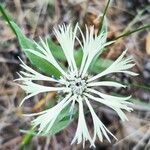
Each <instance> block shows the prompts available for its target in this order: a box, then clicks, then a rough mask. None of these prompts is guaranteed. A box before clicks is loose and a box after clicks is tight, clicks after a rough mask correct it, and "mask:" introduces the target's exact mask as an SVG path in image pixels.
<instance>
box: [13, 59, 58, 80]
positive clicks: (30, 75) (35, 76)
mask: <svg viewBox="0 0 150 150" xmlns="http://www.w3.org/2000/svg"><path fill="white" fill-rule="evenodd" d="M19 59H20V58H19ZM20 61H21V63H22V64H21V67H22V68H24V69H25V71H26V72H24V71H20V74H19V76H20V78H19V79H16V81H19V80H26V79H28V80H42V81H51V82H59V81H58V80H56V79H54V78H51V77H48V76H45V75H42V74H40V73H39V72H37V71H35V70H34V69H32V68H30V67H29V66H27V65H26V64H25V63H24V62H23V61H22V60H21V59H20ZM21 74H22V75H23V76H24V77H22V76H21Z"/></svg>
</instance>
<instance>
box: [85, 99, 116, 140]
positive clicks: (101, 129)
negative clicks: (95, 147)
mask: <svg viewBox="0 0 150 150" xmlns="http://www.w3.org/2000/svg"><path fill="white" fill-rule="evenodd" d="M85 101H86V103H87V106H88V108H89V110H90V112H91V115H92V119H93V124H94V137H93V142H95V140H96V135H97V136H98V137H99V140H100V141H101V142H102V141H103V136H102V133H103V134H104V136H105V137H106V139H107V140H108V141H109V142H111V141H110V138H109V136H108V134H107V133H109V134H110V135H111V136H112V137H114V138H115V139H116V140H117V138H116V137H115V136H114V135H113V134H112V133H111V132H110V131H109V130H108V129H107V128H106V127H105V125H104V124H103V123H102V122H101V121H100V119H99V118H98V116H97V115H96V113H95V112H94V110H93V108H92V106H91V104H90V103H89V101H88V99H87V98H86V97H85Z"/></svg>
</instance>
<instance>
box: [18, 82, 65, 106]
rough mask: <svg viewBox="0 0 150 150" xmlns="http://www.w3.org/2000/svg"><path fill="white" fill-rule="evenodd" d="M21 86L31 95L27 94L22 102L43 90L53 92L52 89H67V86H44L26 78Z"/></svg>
mask: <svg viewBox="0 0 150 150" xmlns="http://www.w3.org/2000/svg"><path fill="white" fill-rule="evenodd" d="M19 86H20V87H21V88H22V89H24V90H25V91H26V93H28V94H29V95H28V96H26V97H25V98H24V99H23V101H22V102H21V104H22V103H23V102H24V101H25V100H26V99H28V98H30V97H32V96H34V95H37V94H39V93H43V92H52V91H65V90H66V87H49V86H43V85H39V84H36V83H33V82H32V81H29V80H24V82H23V84H22V85H21V84H19Z"/></svg>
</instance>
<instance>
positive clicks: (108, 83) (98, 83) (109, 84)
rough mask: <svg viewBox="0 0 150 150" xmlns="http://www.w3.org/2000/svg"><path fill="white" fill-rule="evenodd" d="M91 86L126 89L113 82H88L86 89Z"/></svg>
mask: <svg viewBox="0 0 150 150" xmlns="http://www.w3.org/2000/svg"><path fill="white" fill-rule="evenodd" d="M92 86H114V87H123V88H125V87H126V86H125V85H123V84H120V83H118V82H113V81H101V82H90V83H88V84H87V87H92Z"/></svg>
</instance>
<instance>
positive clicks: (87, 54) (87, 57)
mask: <svg viewBox="0 0 150 150" xmlns="http://www.w3.org/2000/svg"><path fill="white" fill-rule="evenodd" d="M79 30H80V33H81V36H82V39H83V45H81V47H83V58H82V62H81V67H80V75H81V76H82V77H84V75H85V74H86V72H87V70H88V68H89V66H90V64H91V61H92V60H93V58H94V57H95V56H96V55H99V54H100V53H101V52H102V49H103V48H104V47H105V46H107V45H109V44H111V43H113V42H108V43H106V38H107V33H101V34H99V35H98V36H96V35H95V33H94V32H95V31H94V26H91V27H90V29H88V27H87V26H86V36H84V34H83V32H82V31H81V29H80V28H79Z"/></svg>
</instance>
